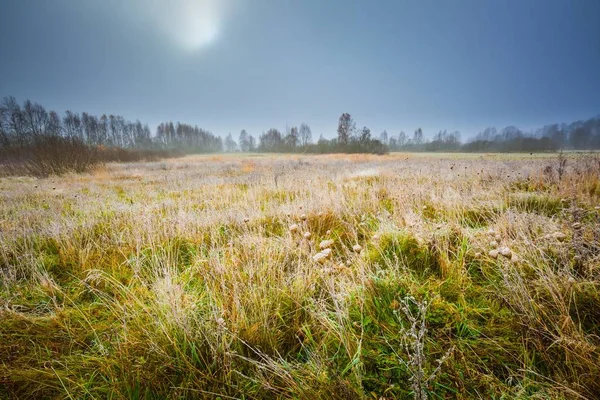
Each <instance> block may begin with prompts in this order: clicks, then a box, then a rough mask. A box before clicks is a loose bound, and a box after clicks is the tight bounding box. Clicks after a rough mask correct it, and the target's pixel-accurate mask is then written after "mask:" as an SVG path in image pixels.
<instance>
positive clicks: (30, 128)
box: [0, 97, 600, 154]
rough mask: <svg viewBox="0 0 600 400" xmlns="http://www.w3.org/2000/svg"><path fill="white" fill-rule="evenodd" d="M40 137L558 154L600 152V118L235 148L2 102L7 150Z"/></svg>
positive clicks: (207, 148) (299, 135)
mask: <svg viewBox="0 0 600 400" xmlns="http://www.w3.org/2000/svg"><path fill="white" fill-rule="evenodd" d="M40 137H62V138H65V139H69V140H76V141H78V142H80V143H82V144H84V145H87V146H91V147H99V146H100V147H114V148H121V149H136V150H140V149H141V150H174V151H177V152H179V153H188V154H191V153H212V152H219V151H228V152H233V151H243V152H251V151H260V152H304V153H361V152H365V153H377V154H382V153H386V152H388V151H467V152H484V151H485V152H493V151H495V152H508V151H510V152H517V151H525V152H531V151H556V150H557V149H563V148H564V149H600V116H598V117H595V118H591V119H588V120H586V121H576V122H573V123H571V124H569V125H566V124H551V125H546V126H544V127H542V128H540V129H537V130H536V131H532V132H527V133H526V132H523V131H521V130H520V129H518V128H517V127H515V126H507V127H505V128H504V129H502V130H500V131H499V130H497V129H496V128H495V127H489V128H486V129H484V130H483V131H482V132H479V133H478V134H477V135H476V136H475V137H474V138H473V139H471V140H469V141H467V142H466V143H463V142H462V141H461V134H460V132H458V131H454V132H448V131H446V130H443V131H441V130H440V131H439V132H438V133H437V134H434V135H433V136H432V137H426V135H425V133H424V132H423V130H422V129H421V128H417V129H416V130H415V131H414V133H413V134H412V135H407V134H406V133H405V132H404V131H401V132H400V133H398V134H396V135H395V134H390V133H388V132H387V131H386V130H384V131H383V132H381V134H380V135H379V139H374V138H373V135H372V133H371V130H370V129H369V128H368V127H366V126H364V127H362V128H361V129H357V128H356V123H355V121H354V119H353V118H352V116H351V115H350V113H343V114H341V115H340V117H339V119H338V127H337V136H336V137H335V138H333V139H326V138H325V137H324V136H323V134H321V135H320V136H319V140H318V141H317V142H316V143H314V142H313V136H312V130H311V128H310V126H309V125H308V124H306V123H301V124H300V126H299V127H298V126H292V127H288V128H286V129H285V133H283V132H282V131H280V130H278V129H277V128H271V129H269V130H267V131H266V132H263V133H262V134H261V135H259V137H258V140H256V139H255V138H254V136H252V135H250V134H249V133H248V132H246V130H242V131H241V132H240V134H239V137H238V141H237V142H236V141H235V139H234V137H233V135H232V134H231V133H229V134H228V135H227V136H226V137H225V139H223V138H221V137H220V136H217V135H215V134H213V133H212V132H210V131H207V130H205V129H202V128H199V127H198V126H195V125H194V126H192V125H189V124H185V123H180V122H175V123H173V122H172V121H169V122H163V123H161V124H159V125H158V127H157V128H156V131H155V132H154V134H152V132H151V130H150V127H149V126H148V125H147V124H142V123H141V122H140V121H139V120H136V121H135V122H133V121H127V120H126V119H125V118H123V117H122V116H119V115H112V114H109V115H106V114H103V115H101V116H100V117H98V116H95V115H91V114H88V113H86V112H82V113H81V114H79V113H76V112H72V111H66V112H65V113H64V115H62V116H60V115H59V114H58V113H56V112H55V111H47V110H46V109H45V108H44V107H43V106H42V105H40V104H38V103H33V102H31V101H30V100H26V101H25V102H24V103H23V104H22V105H21V104H19V103H18V102H17V100H16V99H15V98H14V97H5V98H4V99H3V101H2V102H1V103H0V149H2V148H5V149H6V148H8V147H11V146H24V145H27V144H28V143H32V142H34V141H36V138H40Z"/></svg>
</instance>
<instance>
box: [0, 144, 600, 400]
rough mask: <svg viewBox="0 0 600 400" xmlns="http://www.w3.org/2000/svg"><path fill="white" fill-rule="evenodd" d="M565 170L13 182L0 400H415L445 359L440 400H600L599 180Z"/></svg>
mask: <svg viewBox="0 0 600 400" xmlns="http://www.w3.org/2000/svg"><path fill="white" fill-rule="evenodd" d="M557 165H558V164H557V161H556V156H555V155H541V156H540V155H533V156H530V155H529V154H520V155H495V154H482V155H479V154H477V155H474V154H469V155H462V154H436V155H431V154H402V153H394V154H390V155H386V156H373V155H341V154H336V155H319V156H308V155H306V156H305V155H294V156H287V155H272V156H267V155H255V154H253V155H239V154H238V155H218V156H214V155H210V156H190V157H184V158H180V159H169V160H165V161H160V162H153V163H130V164H109V165H106V166H104V167H102V168H99V169H97V170H95V171H93V172H91V173H89V174H81V175H74V174H73V175H66V176H60V177H50V178H46V179H36V178H28V177H12V178H2V179H0V273H1V275H0V398H32V399H33V398H65V399H66V398H90V399H91V398H97V399H103V398H114V399H120V398H123V399H125V398H156V399H159V398H160V399H162V398H173V399H175V398H218V397H219V396H220V397H221V398H223V399H226V398H265V399H266V398H295V399H297V398H303V399H304V398H306V399H318V398H322V399H330V398H339V399H348V398H349V399H352V398H356V399H363V398H364V399H395V398H413V397H415V398H418V397H417V393H415V391H414V390H413V389H414V382H415V379H416V378H415V376H417V375H418V374H419V371H422V372H423V373H425V374H426V375H429V374H432V373H433V372H434V371H435V369H436V367H437V366H438V364H437V363H436V362H435V361H436V360H439V359H443V363H442V364H441V367H440V369H439V370H437V372H436V373H435V374H434V377H433V378H432V379H431V381H429V382H428V383H427V388H426V390H425V392H424V393H426V394H427V395H428V396H429V397H430V398H439V397H442V398H463V399H467V398H498V399H499V398H595V397H596V396H597V394H598V393H599V392H600V382H598V379H597V377H598V376H600V367H599V365H600V341H599V340H598V338H599V337H600V317H598V315H599V314H598V310H599V309H600V290H599V287H598V285H599V282H600V272H599V271H600V259H599V254H600V242H599V240H600V239H599V238H600V229H599V223H598V222H599V218H600V216H599V213H600V211H599V210H598V206H599V205H600V203H599V199H600V180H599V173H600V162H599V161H598V159H597V158H596V157H595V156H593V155H582V154H574V155H569V159H568V162H567V171H566V173H565V175H564V176H563V177H562V179H561V180H559V179H558V175H557V173H556V168H557ZM293 225H295V226H296V228H291V229H290V227H291V226H293ZM326 240H332V241H333V242H332V243H329V244H327V246H325V247H324V248H323V249H321V248H320V247H319V244H320V243H322V242H324V241H326ZM326 248H327V249H330V250H331V251H330V252H327V254H326V255H325V256H324V257H315V256H316V255H317V254H318V253H319V252H324V251H325V249H326ZM502 254H505V255H502ZM410 296H412V297H414V298H415V299H416V300H415V303H414V304H416V305H415V307H417V305H418V304H425V303H424V302H425V301H427V302H428V306H427V307H426V308H423V310H426V315H423V318H424V321H425V322H424V323H425V325H424V326H426V328H427V332H426V333H425V332H424V331H423V332H422V333H424V336H423V343H424V347H423V349H422V352H423V354H421V356H422V357H416V358H415V357H414V354H416V353H415V351H417V350H414V349H417V348H418V346H417V342H415V340H416V339H415V337H416V336H418V333H419V327H418V326H417V325H415V324H412V325H411V321H410V319H407V318H408V316H407V315H409V314H406V313H405V312H403V311H402V307H403V306H402V305H405V304H409V305H410V304H413V303H411V302H410V301H408V300H407V299H410V298H411V297H410ZM411 301H412V300H411ZM411 307H412V306H411ZM411 312H417V308H415V309H414V310H412V311H411ZM423 313H425V311H423ZM410 349H413V350H410ZM450 349H452V351H451V352H450V351H449V350H450ZM445 354H446V356H444V355H445ZM411 357H412V358H411ZM417 359H418V360H417ZM415 360H417V361H415ZM421 398H422V397H421Z"/></svg>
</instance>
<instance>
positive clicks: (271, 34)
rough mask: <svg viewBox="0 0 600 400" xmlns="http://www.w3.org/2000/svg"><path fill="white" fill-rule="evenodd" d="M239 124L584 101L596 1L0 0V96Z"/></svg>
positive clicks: (416, 119) (418, 119)
mask: <svg viewBox="0 0 600 400" xmlns="http://www.w3.org/2000/svg"><path fill="white" fill-rule="evenodd" d="M8 95H12V96H15V97H17V99H18V100H19V101H21V102H22V101H23V100H25V99H31V100H33V101H36V102H39V103H41V104H43V105H44V106H46V108H48V109H53V110H56V111H59V112H60V113H63V112H64V111H65V110H72V111H78V112H82V111H86V112H89V113H92V114H96V115H101V114H104V113H105V114H111V113H112V114H119V115H123V116H125V118H127V119H131V120H135V119H140V120H141V121H142V122H146V123H149V124H150V126H151V127H152V129H154V128H155V126H156V125H157V124H158V123H160V122H162V121H166V120H172V121H181V122H186V123H191V124H197V125H198V126H200V127H202V128H205V129H208V130H211V131H212V132H214V133H216V134H219V135H223V136H224V135H226V134H227V133H229V132H231V133H233V134H234V136H235V137H237V135H238V134H239V132H240V130H241V129H246V130H247V131H248V132H249V133H250V134H253V135H254V136H258V135H260V133H262V132H263V131H266V130H267V129H269V128H271V127H276V128H279V129H280V130H284V129H285V128H286V126H288V127H291V126H297V125H299V124H300V123H302V122H306V123H308V124H309V125H310V126H311V127H312V131H313V137H314V138H318V136H319V135H320V134H323V135H324V136H325V137H333V136H335V135H336V127H337V120H338V118H339V116H340V114H342V113H344V112H349V113H350V114H351V115H352V116H353V117H354V119H355V121H356V125H357V127H362V126H364V125H366V126H368V127H369V128H371V131H372V132H373V133H374V134H375V135H378V134H379V132H381V131H382V130H384V129H386V130H387V132H388V133H389V134H394V135H395V134H397V133H399V132H400V131H401V130H403V131H405V132H407V133H409V134H411V133H412V132H413V131H414V130H415V129H416V128H418V127H421V128H422V129H423V131H424V133H425V135H426V136H430V135H432V134H434V133H436V132H437V131H438V130H440V129H448V130H449V131H454V130H459V131H461V133H462V134H463V137H469V136H472V135H474V134H476V133H477V132H478V131H480V130H483V129H484V128H485V127H486V126H496V127H498V128H502V127H504V126H507V125H516V126H518V127H520V128H521V129H524V130H529V129H534V128H537V127H540V126H542V125H544V124H547V123H554V122H567V123H568V122H572V121H574V120H578V119H587V118H590V117H593V116H596V115H599V114H600V1H598V0H560V1H559V0H497V1H490V0H460V1H459V0H435V1H432V0H419V1H417V0H411V1H407V0H389V1H387V0H377V1H373V0H170V1H166V0H0V97H4V96H8Z"/></svg>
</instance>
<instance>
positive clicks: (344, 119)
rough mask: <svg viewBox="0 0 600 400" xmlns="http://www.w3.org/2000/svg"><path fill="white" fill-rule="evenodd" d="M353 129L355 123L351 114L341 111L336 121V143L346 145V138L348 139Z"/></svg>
mask: <svg viewBox="0 0 600 400" xmlns="http://www.w3.org/2000/svg"><path fill="white" fill-rule="evenodd" d="M355 130H356V124H355V123H354V120H353V119H352V116H351V115H350V114H348V113H343V114H342V115H341V116H340V119H339V121H338V128H337V134H338V143H340V144H342V145H344V146H345V145H347V144H348V140H349V139H350V137H351V136H352V134H353V133H354V131H355Z"/></svg>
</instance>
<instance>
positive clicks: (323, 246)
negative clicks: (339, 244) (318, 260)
mask: <svg viewBox="0 0 600 400" xmlns="http://www.w3.org/2000/svg"><path fill="white" fill-rule="evenodd" d="M332 244H333V239H328V240H323V241H322V242H321V243H319V248H320V249H321V250H322V249H328V248H330V247H331V245H332Z"/></svg>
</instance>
